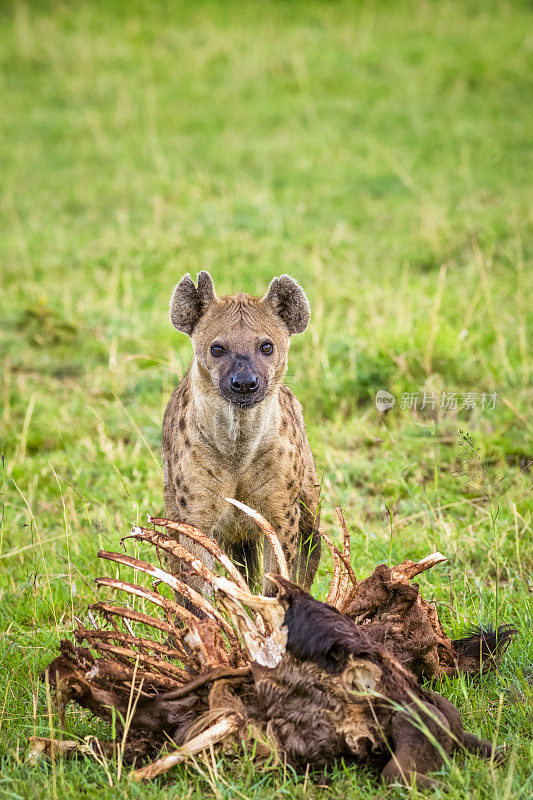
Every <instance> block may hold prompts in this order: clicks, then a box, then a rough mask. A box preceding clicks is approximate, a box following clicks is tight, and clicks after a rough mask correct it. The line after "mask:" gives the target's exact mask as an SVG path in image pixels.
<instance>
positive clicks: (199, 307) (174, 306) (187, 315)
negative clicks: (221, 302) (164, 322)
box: [170, 272, 217, 336]
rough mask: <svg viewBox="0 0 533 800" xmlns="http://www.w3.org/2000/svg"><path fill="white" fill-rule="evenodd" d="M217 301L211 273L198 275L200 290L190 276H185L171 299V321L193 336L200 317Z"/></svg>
mask: <svg viewBox="0 0 533 800" xmlns="http://www.w3.org/2000/svg"><path fill="white" fill-rule="evenodd" d="M216 299H217V296H216V294H215V287H214V285H213V278H212V277H211V275H210V274H209V272H199V273H198V288H197V287H196V286H195V285H194V283H193V281H192V280H191V276H190V275H184V276H183V278H182V279H181V281H180V282H179V283H178V285H177V286H176V288H175V289H174V292H173V293H172V297H171V298H170V319H171V320H172V324H173V325H174V327H175V328H177V329H178V330H179V331H182V332H183V333H186V334H187V335H188V336H190V335H191V333H192V332H193V330H194V329H195V327H196V324H197V322H198V320H199V319H200V317H202V316H203V315H204V314H205V312H206V311H207V309H208V307H209V306H210V305H211V303H213V302H214V301H215V300H216Z"/></svg>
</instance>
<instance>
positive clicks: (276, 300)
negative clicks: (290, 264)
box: [263, 275, 311, 335]
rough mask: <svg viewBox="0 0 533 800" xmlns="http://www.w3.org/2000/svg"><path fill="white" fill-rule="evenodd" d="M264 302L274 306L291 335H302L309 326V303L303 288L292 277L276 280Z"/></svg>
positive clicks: (287, 276) (283, 276)
mask: <svg viewBox="0 0 533 800" xmlns="http://www.w3.org/2000/svg"><path fill="white" fill-rule="evenodd" d="M263 301H264V302H265V303H268V304H269V305H270V306H272V308H273V309H274V311H275V312H276V314H277V315H278V317H281V319H282V320H283V322H284V323H285V325H286V326H287V328H288V331H289V333H290V334H291V335H292V334H293V333H302V331H305V329H306V328H307V326H308V325H309V318H310V316H311V311H310V309H309V302H308V300H307V297H306V296H305V293H304V290H303V289H302V287H301V286H300V285H299V284H298V283H296V281H295V280H294V278H291V277H290V275H281V277H279V278H274V280H273V281H272V283H271V284H270V286H269V287H268V292H267V293H266V295H265V296H264V297H263Z"/></svg>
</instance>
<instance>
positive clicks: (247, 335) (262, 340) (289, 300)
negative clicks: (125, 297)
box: [170, 272, 310, 408]
mask: <svg viewBox="0 0 533 800" xmlns="http://www.w3.org/2000/svg"><path fill="white" fill-rule="evenodd" d="M309 315H310V312H309V303H308V302H307V297H306V296H305V294H304V292H303V290H302V289H301V287H300V286H299V285H298V284H297V283H296V281H295V280H294V279H293V278H290V277H289V276H288V275H282V276H281V277H280V278H274V280H273V281H272V283H271V284H270V287H269V289H268V291H267V293H266V294H265V296H264V297H263V298H259V297H252V296H251V295H248V294H237V295H232V296H230V297H220V298H218V297H217V296H216V294H215V287H214V286H213V280H212V278H211V276H210V275H209V273H208V272H200V273H199V275H198V286H195V285H194V283H193V281H192V280H191V278H190V276H189V275H185V276H184V277H183V278H182V279H181V281H180V282H179V283H178V285H177V286H176V288H175V289H174V293H173V295H172V298H171V300H170V318H171V320H172V324H173V325H174V326H175V327H176V328H177V329H178V330H179V331H183V333H186V334H188V336H190V337H191V339H192V343H193V349H194V359H195V362H196V367H197V370H198V373H199V375H200V376H201V377H202V379H203V381H204V385H205V387H206V389H211V390H215V391H217V392H218V393H220V395H222V397H223V398H224V400H226V401H227V402H228V403H232V404H233V405H235V406H238V407H239V408H250V407H251V406H254V405H256V404H257V403H259V402H261V400H264V398H265V397H267V395H269V394H270V393H271V392H273V391H275V390H276V389H277V387H279V385H280V384H281V382H282V380H283V376H284V374H285V370H286V368H287V353H288V350H289V341H290V337H291V336H292V334H293V333H301V332H302V331H304V330H305V329H306V327H307V325H308V323H309Z"/></svg>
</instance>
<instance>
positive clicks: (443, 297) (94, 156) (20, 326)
mask: <svg viewBox="0 0 533 800" xmlns="http://www.w3.org/2000/svg"><path fill="white" fill-rule="evenodd" d="M528 24H529V26H530V25H531V13H530V11H529V9H528V4H526V3H525V2H524V3H522V2H518V0H517V1H516V2H505V1H502V2H496V1H495V0H494V1H492V0H484V2H481V0H464V2H453V1H452V0H443V1H442V2H439V1H437V0H435V1H431V0H405V2H393V1H392V0H383V2H373V1H372V0H369V1H368V2H363V1H362V0H361V2H342V1H340V2H325V1H324V2H319V1H318V0H316V1H314V2H298V1H297V0H293V1H292V2H289V1H288V0H286V1H283V0H276V1H274V0H272V1H270V2H269V1H265V2H261V3H257V2H251V0H240V2H234V0H226V2H207V0H206V1H205V2H198V3H187V2H183V3H168V4H166V3H157V2H153V3H149V2H146V0H132V1H131V2H128V3H126V2H123V1H122V0H120V1H119V2H116V3H113V4H111V3H106V2H103V1H102V2H96V0H95V1H94V2H92V1H91V2H89V1H88V2H86V3H80V4H68V3H62V2H48V1H47V0H40V2H37V1H36V2H32V3H26V4H25V3H21V2H17V3H11V2H7V1H6V2H5V3H3V4H2V6H1V7H0V70H1V75H2V79H1V81H0V109H1V114H0V187H1V193H0V218H1V225H2V227H1V231H0V305H1V308H0V314H1V323H2V324H1V339H0V343H1V352H2V366H3V369H2V378H1V386H0V397H1V403H2V410H1V413H0V419H1V432H0V443H1V451H2V465H1V467H2V475H1V478H0V480H1V487H2V498H1V501H2V523H1V530H0V592H1V602H0V619H1V623H0V629H1V644H0V653H1V656H0V658H1V660H0V664H1V668H0V730H1V745H0V747H1V751H0V754H1V764H2V767H1V772H0V796H1V797H5V798H10V799H11V798H13V799H15V798H16V799H17V800H18V799H19V798H20V799H21V800H22V798H24V800H25V799H26V798H42V797H50V798H72V797H88V796H92V797H98V798H102V799H103V798H114V797H116V796H117V795H118V796H120V797H125V798H146V800H156V799H157V800H163V799H164V798H165V799H166V798H171V797H172V798H173V797H183V798H187V799H189V798H190V799H191V800H197V799H199V798H204V797H215V798H220V800H222V799H224V800H226V799H227V800H229V799H230V798H235V800H237V798H243V799H244V800H246V799H247V798H250V800H252V798H254V799H255V798H257V799H259V798H261V800H262V799H263V798H267V797H268V798H280V799H281V798H304V797H306V798H308V797H309V798H322V797H324V798H325V797H337V796H344V797H347V798H351V797H358V798H363V799H368V800H370V798H378V797H379V798H381V797H387V798H396V797H398V798H400V797H407V796H413V797H416V796H419V794H420V795H424V796H429V795H430V794H431V793H427V792H420V793H418V792H417V790H416V789H412V790H410V791H409V790H405V789H401V788H386V787H385V786H383V785H382V784H380V783H379V781H378V780H377V779H376V777H375V776H374V775H373V774H371V773H369V772H368V773H367V772H366V771H356V770H354V769H351V768H349V767H347V766H346V765H343V764H339V765H338V766H337V767H335V769H332V770H331V771H330V780H331V787H332V788H330V789H329V790H327V789H323V788H320V787H318V786H316V785H314V784H313V781H312V780H311V778H310V777H309V776H302V775H296V774H294V773H293V772H292V771H291V770H290V769H288V768H286V769H284V768H283V767H276V766H274V765H269V764H266V765H263V766H256V765H254V763H253V760H252V759H251V758H250V756H249V755H241V756H240V757H239V758H237V759H230V758H227V757H223V756H222V755H217V754H215V755H214V756H212V757H206V758H205V759H200V760H198V761H197V762H196V763H195V764H193V765H190V766H182V767H179V768H177V769H175V770H174V771H173V772H172V773H170V774H169V775H168V776H166V777H165V778H164V779H160V780H159V781H158V782H156V783H154V784H151V785H147V786H138V785H132V784H131V783H130V782H129V781H128V777H127V770H125V771H123V772H122V774H120V773H119V770H118V768H117V765H116V764H115V763H114V762H105V763H103V764H102V763H98V762H97V761H96V760H95V759H91V758H86V759H84V760H80V761H77V762H73V761H64V762H63V761H60V762H56V763H53V764H52V763H48V762H46V761H42V762H39V763H37V764H36V765H31V764H29V763H28V761H27V759H26V752H27V741H28V737H29V736H31V735H34V734H37V735H43V736H46V735H50V732H52V733H54V732H56V729H57V726H58V720H57V717H56V716H55V715H54V714H53V712H52V710H51V707H50V705H49V697H47V693H46V690H45V686H44V685H43V683H42V682H40V681H39V673H40V672H41V670H42V669H43V667H44V666H45V665H46V664H47V663H48V662H49V661H50V660H51V658H52V657H53V656H54V654H55V653H56V652H57V644H58V640H59V639H60V638H65V637H66V638H68V637H69V635H70V632H71V631H72V628H73V625H74V617H75V616H80V617H81V618H84V616H85V613H86V607H87V604H88V603H89V602H93V601H94V600H95V599H96V591H95V586H94V583H93V579H94V577H96V576H97V575H101V574H105V571H106V570H107V569H109V565H107V566H106V565H105V564H103V563H101V562H98V560H97V559H96V551H97V550H98V548H99V547H104V548H105V549H107V550H113V549H115V548H116V547H117V546H118V542H119V539H120V537H121V536H123V535H124V534H126V533H127V532H128V530H129V528H130V526H131V525H133V524H137V523H138V522H139V521H141V522H142V521H144V520H145V519H146V513H147V512H151V513H154V514H160V513H161V512H162V511H163V502H162V472H161V466H160V451H159V448H160V439H161V435H160V428H161V420H162V413H163V410H164V408H165V405H166V403H167V401H168V398H169V396H170V394H171V392H172V390H173V388H174V386H175V385H176V384H177V382H178V381H179V379H180V377H181V376H182V375H183V374H184V371H185V370H186V368H187V364H188V361H189V358H190V343H189V341H188V340H187V338H186V337H185V336H184V335H181V334H179V333H177V332H176V331H175V330H174V329H173V328H172V326H171V324H170V321H169V315H168V301H169V297H170V293H171V291H172V288H173V286H174V284H175V283H176V282H177V281H178V280H179V278H180V277H181V276H182V275H183V274H184V273H186V272H190V273H191V274H194V273H196V272H198V271H199V270H200V269H208V270H209V271H210V272H211V274H212V275H213V277H214V280H215V285H216V287H217V290H218V292H219V293H220V294H225V293H231V292H234V291H240V290H244V291H248V292H251V293H255V294H262V293H263V292H264V291H265V290H266V288H267V286H268V283H269V282H270V280H271V278H272V277H273V276H274V275H279V274H281V273H285V272H287V273H289V274H290V275H292V276H293V277H295V278H297V279H298V280H299V281H300V283H301V284H302V286H303V287H304V289H305V291H306V292H307V294H308V297H309V300H310V303H311V308H312V320H311V325H310V328H309V329H308V331H306V332H305V333H304V334H302V335H301V336H298V337H295V338H294V340H293V343H292V346H291V353H290V360H289V371H288V374H287V382H288V384H289V386H290V387H291V388H292V389H293V390H294V391H295V393H296V394H297V396H298V398H299V399H300V401H301V403H302V405H303V408H304V414H305V419H306V423H307V429H308V436H309V440H310V443H311V446H312V448H313V451H314V454H315V459H316V462H317V467H318V472H319V475H320V479H321V482H322V498H323V499H322V521H323V526H324V527H325V528H326V530H327V531H328V532H330V533H332V534H333V535H334V536H337V532H336V527H335V513H334V508H335V506H337V505H340V506H342V507H343V509H344V512H345V516H346V519H347V521H348V523H349V527H350V531H351V535H352V543H353V544H352V551H353V566H354V569H355V571H356V574H357V575H358V576H360V577H364V576H365V575H367V574H369V572H370V571H371V570H372V569H373V567H374V565H375V564H377V563H379V562H399V561H401V560H403V559H404V558H406V557H410V558H413V559H416V558H419V557H422V556H425V555H427V554H428V553H430V552H433V551H435V550H440V551H441V552H442V553H444V554H445V555H446V556H448V558H449V560H448V561H447V563H446V564H444V565H442V566H440V567H437V568H436V569H434V570H433V571H432V572H431V573H430V574H427V575H426V576H422V578H421V581H420V583H421V587H422V591H423V593H424V596H426V597H427V598H428V599H432V600H434V601H435V602H437V604H438V606H437V607H438V610H439V614H440V615H441V618H442V620H443V622H444V624H445V625H446V627H447V629H448V630H449V631H450V632H451V633H452V634H453V635H455V636H460V635H462V634H463V633H464V631H465V630H467V629H468V627H469V626H470V625H481V624H483V625H490V624H492V625H494V624H498V623H501V622H510V623H513V624H514V625H516V627H517V628H518V629H519V635H518V637H516V639H515V641H514V642H513V643H512V645H511V647H510V648H509V650H508V652H507V654H506V655H505V657H504V658H503V661H502V663H501V665H500V668H499V669H498V670H497V671H494V672H492V673H490V674H487V675H484V676H483V677H481V678H479V679H477V680H474V679H461V680H453V681H452V680H449V681H442V682H440V683H439V684H438V687H437V688H439V689H440V690H441V691H442V692H443V693H444V694H445V695H446V696H447V697H449V698H450V699H451V700H453V701H454V702H455V703H456V704H457V705H458V707H459V709H460V710H461V712H462V714H463V717H464V719H465V724H466V726H467V727H468V728H469V729H470V730H472V731H474V732H476V733H478V734H481V735H484V736H486V737H487V738H489V739H491V740H494V741H495V742H497V743H499V744H503V743H507V744H508V746H509V754H508V758H507V760H506V762H505V764H503V766H501V767H498V768H496V767H495V766H494V764H493V763H488V762H483V761H481V760H479V759H477V758H475V757H474V756H468V757H464V758H463V757H457V758H455V759H454V761H452V762H451V763H450V764H449V765H448V766H447V767H446V768H445V769H444V770H443V775H444V776H445V777H444V780H446V781H447V782H449V785H450V791H449V794H448V795H447V797H449V798H450V800H463V799H466V798H470V799H472V798H476V800H477V799H479V800H484V799H485V798H498V800H500V799H502V800H503V799H504V798H513V799H515V798H516V799H517V800H518V798H520V799H522V798H524V799H525V798H528V797H531V796H532V795H533V778H532V769H531V765H532V762H533V730H532V729H533V710H532V695H533V686H532V680H533V669H532V666H531V665H532V656H533V639H532V636H531V630H532V628H533V619H532V611H533V604H532V601H531V590H532V587H533V582H532V578H531V576H532V574H533V543H532V526H533V521H532V492H531V488H532V487H531V478H532V470H533V466H531V464H532V461H533V441H532V439H533V437H532V433H533V422H532V416H531V408H532V400H533V390H532V386H531V377H532V371H533V365H532V363H531V345H530V342H528V338H527V337H528V333H529V334H531V326H532V307H533V302H532V301H533V281H532V273H531V266H530V258H531V242H532V239H531V216H530V210H531V201H532V192H531V180H530V176H531V126H529V128H528V118H527V110H528V107H529V108H531V103H532V92H531V80H530V76H531V69H532V64H531V44H532V40H531V32H530V31H531V27H529V32H528ZM528 259H529V260H528ZM379 390H386V391H388V392H390V393H391V394H392V395H393V396H394V398H395V404H394V406H393V407H392V408H391V409H390V410H389V411H387V412H386V413H384V412H382V411H380V410H378V408H377V407H376V403H375V396H376V393H377V392H378V391H379ZM460 431H461V432H462V433H460ZM330 570H331V559H329V558H328V556H327V555H326V554H324V556H323V559H322V563H321V567H320V571H319V574H318V576H317V579H316V583H315V586H314V592H315V594H316V595H317V596H318V597H323V596H324V593H325V590H326V586H327V582H328V572H329V571H330ZM124 576H126V573H125V572H124ZM66 725H67V736H68V738H77V737H80V738H82V739H83V738H84V737H86V736H90V735H100V736H103V735H106V729H105V726H103V725H102V724H100V723H97V722H95V721H94V720H92V719H91V718H90V716H89V715H87V714H85V713H81V712H80V711H79V710H77V709H75V708H70V709H69V711H68V713H67V718H66ZM437 794H438V793H437Z"/></svg>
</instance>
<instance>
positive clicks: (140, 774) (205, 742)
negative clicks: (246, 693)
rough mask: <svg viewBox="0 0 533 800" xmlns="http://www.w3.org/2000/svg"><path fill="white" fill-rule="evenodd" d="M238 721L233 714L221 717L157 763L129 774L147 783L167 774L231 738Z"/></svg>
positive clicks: (236, 728)
mask: <svg viewBox="0 0 533 800" xmlns="http://www.w3.org/2000/svg"><path fill="white" fill-rule="evenodd" d="M238 727H239V720H238V717H237V716H236V715H235V714H231V715H230V716H225V717H222V719H219V720H218V722H215V724H214V725H211V727H210V728H208V729H207V730H205V731H203V732H202V733H200V734H198V736H195V737H194V738H193V739H191V740H190V741H189V742H187V744H185V745H184V746H183V747H180V748H179V750H174V752H173V753H168V755H166V756H163V757H162V758H159V759H158V760H157V761H154V762H152V763H151V764H148V766H146V767H142V768H141V769H136V770H135V771H134V772H132V773H131V774H130V777H131V778H132V780H134V781H143V780H145V781H147V780H150V779H152V778H155V777H157V775H161V774H162V773H163V772H168V770H169V769H172V767H174V766H175V765H176V764H179V763H180V762H181V761H186V760H187V758H189V756H193V755H196V754H197V753H201V752H202V750H207V749H208V748H210V747H212V746H213V745H215V744H218V743H219V742H221V741H222V740H223V739H226V738H227V737H228V736H231V735H232V734H233V733H235V732H236V731H237V730H238Z"/></svg>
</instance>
